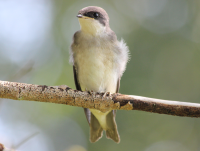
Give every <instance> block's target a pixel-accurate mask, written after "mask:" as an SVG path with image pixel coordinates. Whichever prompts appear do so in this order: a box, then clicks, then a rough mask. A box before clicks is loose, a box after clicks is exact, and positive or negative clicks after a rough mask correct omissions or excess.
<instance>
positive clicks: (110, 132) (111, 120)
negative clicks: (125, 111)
mask: <svg viewBox="0 0 200 151" xmlns="http://www.w3.org/2000/svg"><path fill="white" fill-rule="evenodd" d="M106 122H107V125H108V129H107V130H106V137H107V138H110V139H112V140H113V141H115V142H116V143H119V142H120V137H119V134H118V131H117V124H116V122H115V115H114V114H113V112H110V113H108V115H107V117H106Z"/></svg>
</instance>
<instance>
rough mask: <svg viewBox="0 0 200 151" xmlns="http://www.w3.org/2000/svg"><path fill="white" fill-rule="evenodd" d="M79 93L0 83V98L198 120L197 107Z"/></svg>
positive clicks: (130, 97) (199, 109)
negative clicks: (151, 113)
mask: <svg viewBox="0 0 200 151" xmlns="http://www.w3.org/2000/svg"><path fill="white" fill-rule="evenodd" d="M103 95H104V93H97V92H96V93H95V92H91V93H88V92H82V91H77V90H73V89H71V88H69V87H68V86H65V85H61V86H46V85H34V84H25V83H17V82H8V81H0V98H6V99H13V100H29V101H37V102H51V103H57V104H66V105H71V106H78V107H83V108H92V109H98V110H101V111H103V112H105V111H108V110H140V111H147V112H153V113H159V114H167V115H174V116H186V117H200V104H197V103H187V102H178V101H168V100H160V99H153V98H147V97H142V96H135V95H123V94H119V93H115V94H112V95H109V94H107V95H105V97H103Z"/></svg>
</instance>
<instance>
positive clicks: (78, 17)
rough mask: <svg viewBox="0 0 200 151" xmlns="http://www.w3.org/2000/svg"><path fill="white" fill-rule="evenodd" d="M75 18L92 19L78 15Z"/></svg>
mask: <svg viewBox="0 0 200 151" xmlns="http://www.w3.org/2000/svg"><path fill="white" fill-rule="evenodd" d="M76 17H78V18H83V19H94V18H90V17H87V16H84V15H82V14H78V15H77V16H76Z"/></svg>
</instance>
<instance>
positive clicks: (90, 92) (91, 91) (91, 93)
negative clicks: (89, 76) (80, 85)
mask: <svg viewBox="0 0 200 151" xmlns="http://www.w3.org/2000/svg"><path fill="white" fill-rule="evenodd" d="M85 91H87V92H88V93H89V94H90V95H92V96H93V92H94V91H93V90H87V88H85Z"/></svg>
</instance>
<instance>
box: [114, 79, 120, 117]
mask: <svg viewBox="0 0 200 151" xmlns="http://www.w3.org/2000/svg"><path fill="white" fill-rule="evenodd" d="M119 87H120V78H119V79H118V81H117V88H116V93H119ZM116 112H117V111H116V110H113V115H114V117H115V116H116Z"/></svg>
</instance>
